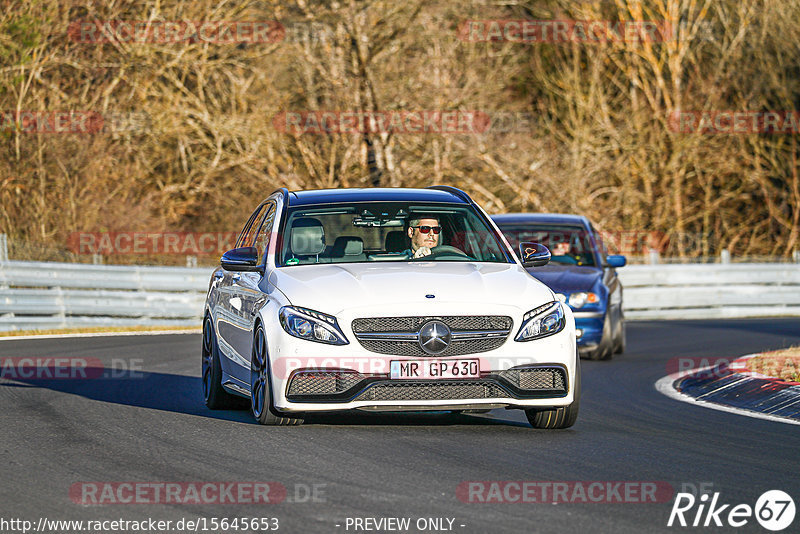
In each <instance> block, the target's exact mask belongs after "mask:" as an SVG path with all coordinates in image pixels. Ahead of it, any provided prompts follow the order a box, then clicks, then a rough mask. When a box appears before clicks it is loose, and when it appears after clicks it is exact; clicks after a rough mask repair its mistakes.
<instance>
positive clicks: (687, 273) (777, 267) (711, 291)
mask: <svg viewBox="0 0 800 534" xmlns="http://www.w3.org/2000/svg"><path fill="white" fill-rule="evenodd" d="M618 272H619V276H620V279H621V280H622V286H623V288H624V291H623V302H624V307H625V316H626V317H627V318H629V319H720V318H734V317H765V316H779V315H800V264H796V263H795V264H793V263H734V264H718V263H710V264H690V265H631V266H628V267H624V268H622V269H620V270H619V271H618Z"/></svg>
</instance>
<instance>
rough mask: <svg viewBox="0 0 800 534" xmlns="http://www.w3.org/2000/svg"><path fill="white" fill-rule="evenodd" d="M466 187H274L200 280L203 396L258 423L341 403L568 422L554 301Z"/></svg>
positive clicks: (561, 317) (568, 375)
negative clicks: (505, 412) (245, 405)
mask: <svg viewBox="0 0 800 534" xmlns="http://www.w3.org/2000/svg"><path fill="white" fill-rule="evenodd" d="M519 257H520V258H522V259H523V261H522V262H520V261H519V260H518V259H517V257H516V256H515V254H514V253H513V251H512V249H511V247H510V246H509V244H508V242H507V241H506V240H505V238H504V237H503V235H502V234H501V232H500V231H499V230H498V228H497V227H496V226H495V224H494V223H493V222H492V221H491V219H490V218H489V217H488V216H487V215H486V213H485V212H484V211H483V210H482V209H481V208H480V207H479V206H478V205H477V204H475V202H473V201H472V199H470V197H469V196H468V195H467V194H466V193H464V192H463V191H460V190H458V189H455V188H453V187H447V186H435V187H430V188H427V189H331V190H320V191H298V192H289V191H287V190H286V189H280V190H278V191H276V192H275V193H273V194H272V195H271V196H270V197H269V198H267V199H266V200H264V201H263V202H262V203H261V204H260V205H259V206H258V207H257V208H256V210H255V211H254V212H253V214H252V215H251V216H250V218H249V219H248V221H247V223H246V224H245V226H244V229H243V230H242V232H241V234H240V235H239V238H238V240H237V242H236V248H234V249H232V250H230V251H228V252H226V253H225V254H224V255H223V256H222V259H221V266H220V267H219V268H217V269H216V270H215V271H214V273H213V275H212V277H211V283H210V286H209V290H208V296H207V298H206V305H205V317H204V321H203V367H202V373H203V379H202V383H203V394H204V397H205V402H206V405H207V406H208V407H209V408H211V409H222V408H231V407H234V406H236V405H237V404H238V403H241V402H243V401H242V400H241V398H242V397H243V398H249V399H250V407H251V409H252V412H253V415H254V416H255V418H256V420H257V421H258V422H259V423H262V424H272V425H275V424H279V425H290V424H299V423H301V422H302V421H303V416H304V414H307V413H313V412H332V411H341V410H371V411H404V412H411V411H443V410H444V411H454V412H460V411H470V412H475V411H488V410H492V409H497V408H507V409H522V410H525V413H526V414H527V417H528V420H529V421H530V423H531V425H533V426H534V427H536V428H567V427H570V426H572V425H573V424H574V423H575V420H576V418H577V416H578V404H579V399H580V389H581V379H580V364H579V360H578V357H577V350H576V340H575V321H574V319H573V315H572V312H571V311H570V309H569V307H568V306H565V305H564V304H562V303H561V302H559V301H558V300H557V299H556V297H555V295H554V294H553V292H552V291H551V290H550V289H548V288H547V286H545V285H544V284H542V283H541V282H539V281H537V280H536V279H535V278H533V277H532V276H531V275H529V274H528V273H527V272H526V270H525V267H531V266H539V265H544V264H546V263H547V262H548V261H549V260H550V252H549V251H548V250H547V248H546V247H544V246H542V245H539V244H536V243H521V244H520V256H519Z"/></svg>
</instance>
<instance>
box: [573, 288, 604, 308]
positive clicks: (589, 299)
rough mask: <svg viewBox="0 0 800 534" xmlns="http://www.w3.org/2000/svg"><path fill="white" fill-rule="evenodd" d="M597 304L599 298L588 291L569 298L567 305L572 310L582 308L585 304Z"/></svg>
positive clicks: (574, 294)
mask: <svg viewBox="0 0 800 534" xmlns="http://www.w3.org/2000/svg"><path fill="white" fill-rule="evenodd" d="M599 302H600V298H599V297H598V296H597V294H596V293H591V292H588V291H579V292H577V293H572V294H571V295H570V296H569V305H570V306H572V307H573V308H583V307H584V306H586V305H587V304H598V303H599Z"/></svg>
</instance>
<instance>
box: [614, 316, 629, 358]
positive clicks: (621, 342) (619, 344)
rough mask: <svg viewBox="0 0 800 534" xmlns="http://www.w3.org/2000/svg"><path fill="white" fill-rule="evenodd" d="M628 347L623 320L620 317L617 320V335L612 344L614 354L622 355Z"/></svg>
mask: <svg viewBox="0 0 800 534" xmlns="http://www.w3.org/2000/svg"><path fill="white" fill-rule="evenodd" d="M627 345H628V336H627V332H626V331H625V319H624V318H622V317H620V319H619V335H618V336H617V339H616V340H615V342H614V354H623V353H624V352H625V348H626V346H627Z"/></svg>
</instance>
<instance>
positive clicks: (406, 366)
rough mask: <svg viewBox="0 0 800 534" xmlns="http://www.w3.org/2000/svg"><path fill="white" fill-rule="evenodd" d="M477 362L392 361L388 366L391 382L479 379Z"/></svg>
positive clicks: (479, 372)
mask: <svg viewBox="0 0 800 534" xmlns="http://www.w3.org/2000/svg"><path fill="white" fill-rule="evenodd" d="M480 376H481V369H480V365H479V364H478V360H393V361H392V362H391V363H390V364H389V378H391V379H392V380H409V379H415V378H417V379H423V380H431V379H433V380H436V379H442V378H480Z"/></svg>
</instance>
